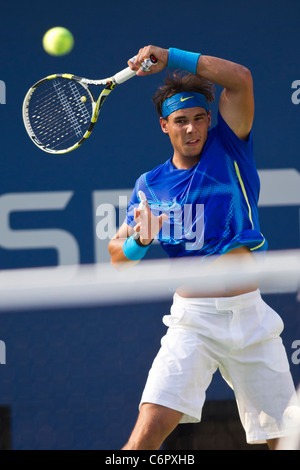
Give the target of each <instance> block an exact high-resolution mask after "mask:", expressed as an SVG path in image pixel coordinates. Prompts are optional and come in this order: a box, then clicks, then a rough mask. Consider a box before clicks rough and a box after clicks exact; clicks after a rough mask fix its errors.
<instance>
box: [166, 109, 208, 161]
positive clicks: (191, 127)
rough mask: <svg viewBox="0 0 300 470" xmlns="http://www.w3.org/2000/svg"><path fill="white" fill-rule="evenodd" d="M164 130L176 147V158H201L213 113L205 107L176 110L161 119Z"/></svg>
mask: <svg viewBox="0 0 300 470" xmlns="http://www.w3.org/2000/svg"><path fill="white" fill-rule="evenodd" d="M160 124H161V128H162V131H163V132H164V133H165V134H168V135H169V137H170V140H171V143H172V145H173V148H174V159H175V160H176V159H178V158H179V159H181V160H182V159H193V160H194V159H195V158H199V156H200V154H201V152H202V149H203V147H204V144H205V142H206V139H207V135H208V129H209V127H210V125H211V113H210V111H209V112H208V113H207V112H206V110H205V109H204V108H200V107H199V108H186V109H179V110H177V111H174V112H173V113H172V114H170V115H169V116H168V119H163V118H161V119H160Z"/></svg>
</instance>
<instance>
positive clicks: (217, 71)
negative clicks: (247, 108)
mask: <svg viewBox="0 0 300 470" xmlns="http://www.w3.org/2000/svg"><path fill="white" fill-rule="evenodd" d="M197 75H201V76H202V77H204V78H206V79H207V80H209V81H210V82H212V83H215V84H216V85H220V86H222V87H223V88H226V89H227V90H228V91H233V92H234V91H239V90H241V89H244V88H245V87H247V86H252V78H251V73H250V71H249V70H248V69H247V68H246V67H244V66H242V65H239V64H236V63H234V62H230V61H228V60H225V59H219V58H218V57H211V56H207V55H201V56H200V57H199V60H198V64H197Z"/></svg>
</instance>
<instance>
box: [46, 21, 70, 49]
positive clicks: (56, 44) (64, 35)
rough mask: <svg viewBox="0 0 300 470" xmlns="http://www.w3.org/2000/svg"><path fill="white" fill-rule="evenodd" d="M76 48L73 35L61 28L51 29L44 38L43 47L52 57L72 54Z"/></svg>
mask: <svg viewBox="0 0 300 470" xmlns="http://www.w3.org/2000/svg"><path fill="white" fill-rule="evenodd" d="M73 46H74V38H73V35H72V33H71V32H70V31H69V30H68V29H66V28H63V27H61V26H56V27H55V28H51V29H49V30H48V31H47V32H46V33H45V35H44V37H43V47H44V49H45V51H46V52H48V54H50V55H56V56H59V55H65V54H68V53H69V52H71V50H72V49H73Z"/></svg>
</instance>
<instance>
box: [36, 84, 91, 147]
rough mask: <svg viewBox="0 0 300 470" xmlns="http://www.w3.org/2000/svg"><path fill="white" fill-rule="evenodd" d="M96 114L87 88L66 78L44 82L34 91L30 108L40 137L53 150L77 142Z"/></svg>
mask: <svg viewBox="0 0 300 470" xmlns="http://www.w3.org/2000/svg"><path fill="white" fill-rule="evenodd" d="M92 114H93V102H92V98H91V97H90V95H89V93H88V91H87V90H86V88H84V87H83V86H82V85H80V84H79V83H78V82H75V81H73V80H69V79H64V78H56V79H53V80H49V81H47V82H44V83H42V84H41V85H40V86H39V87H38V88H37V89H36V91H35V92H34V93H33V95H32V98H31V101H30V106H29V112H28V116H29V120H30V125H31V128H32V130H33V132H34V133H35V135H36V137H37V139H38V140H39V141H40V143H41V144H42V145H43V146H45V147H46V148H48V149H52V150H62V149H66V148H68V147H71V146H72V145H74V144H76V143H77V142H78V141H79V140H80V139H81V138H82V137H83V136H84V134H85V132H86V131H87V130H88V128H89V126H90V123H91V119H92Z"/></svg>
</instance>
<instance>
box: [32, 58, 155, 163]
mask: <svg viewBox="0 0 300 470" xmlns="http://www.w3.org/2000/svg"><path fill="white" fill-rule="evenodd" d="M134 59H135V57H134V58H133V59H131V60H132V61H134ZM156 62H157V59H156V58H155V57H154V56H151V57H150V59H146V60H145V61H144V62H143V64H142V66H141V70H143V71H144V72H148V71H149V70H150V67H151V65H153V64H156ZM136 73H137V72H136V71H134V70H131V68H130V67H127V68H125V69H123V70H121V71H120V72H118V73H116V74H115V75H113V76H112V77H110V78H105V79H102V80H88V79H87V78H81V77H77V76H76V75H71V74H68V73H63V74H60V73H57V74H54V75H49V76H48V77H45V78H43V79H42V80H39V81H38V82H37V83H35V84H34V85H33V86H32V87H31V88H30V89H29V90H28V92H27V94H26V96H25V98H24V102H23V121H24V125H25V129H26V131H27V133H28V135H29V137H30V138H31V140H32V141H33V142H34V143H35V145H37V146H38V147H39V148H40V149H41V150H43V151H44V152H48V153H52V154H63V153H67V152H71V151H72V150H75V149H76V148H77V147H79V146H80V145H81V144H83V142H85V141H86V139H87V138H88V137H89V136H90V135H91V133H92V130H93V128H94V126H95V124H96V122H97V119H98V116H99V112H100V109H101V108H102V106H103V104H104V101H105V100H106V98H107V97H108V95H109V94H110V93H111V92H112V90H113V89H114V88H116V86H117V85H120V84H121V83H123V82H126V81H127V80H129V79H130V78H132V77H134V76H135V75H136ZM90 85H96V86H99V85H100V86H105V88H104V89H103V91H102V92H101V94H100V96H99V98H98V100H97V101H96V100H95V98H94V95H93V93H92V91H91V90H90V88H89V86H90Z"/></svg>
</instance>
